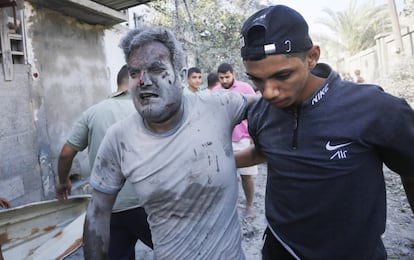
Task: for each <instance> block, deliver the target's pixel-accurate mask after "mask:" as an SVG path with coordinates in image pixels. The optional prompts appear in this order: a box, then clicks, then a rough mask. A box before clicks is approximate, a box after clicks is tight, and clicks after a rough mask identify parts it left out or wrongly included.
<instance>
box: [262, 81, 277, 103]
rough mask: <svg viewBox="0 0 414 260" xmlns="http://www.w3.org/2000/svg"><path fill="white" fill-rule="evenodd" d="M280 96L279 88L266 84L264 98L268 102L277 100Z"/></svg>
mask: <svg viewBox="0 0 414 260" xmlns="http://www.w3.org/2000/svg"><path fill="white" fill-rule="evenodd" d="M279 94H280V91H279V88H278V87H277V86H270V85H269V84H265V86H264V87H263V92H262V96H263V98H264V99H266V100H271V99H273V98H277V97H278V96H279Z"/></svg>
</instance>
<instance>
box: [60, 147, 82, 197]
mask: <svg viewBox="0 0 414 260" xmlns="http://www.w3.org/2000/svg"><path fill="white" fill-rule="evenodd" d="M77 153H78V151H76V150H75V149H74V148H72V147H71V146H70V145H69V144H67V143H65V144H64V145H63V147H62V151H61V152H60V155H59V160H58V175H59V183H58V184H57V185H56V197H57V199H58V200H65V199H67V198H68V196H69V195H70V192H71V189H72V183H71V182H70V180H69V174H70V168H71V167H72V162H73V158H75V156H76V154H77Z"/></svg>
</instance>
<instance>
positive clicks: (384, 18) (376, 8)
mask: <svg viewBox="0 0 414 260" xmlns="http://www.w3.org/2000/svg"><path fill="white" fill-rule="evenodd" d="M356 3H357V1H355V0H351V1H350V2H349V4H348V7H347V9H346V10H344V11H339V12H335V11H333V10H332V9H329V8H324V9H323V11H324V12H325V13H326V14H327V15H328V17H327V18H323V19H319V20H318V23H320V24H323V25H325V26H326V27H327V28H328V29H329V30H330V31H331V32H333V33H334V37H332V36H327V35H318V36H316V37H315V39H317V40H318V41H320V42H324V43H327V44H329V45H330V46H331V47H332V46H335V47H334V49H335V50H336V52H347V53H349V54H351V55H353V54H356V53H358V52H360V51H362V50H365V49H367V48H369V47H372V46H374V45H375V36H376V35H378V34H380V33H384V32H390V31H391V30H392V26H391V20H390V16H389V13H388V9H387V4H382V5H376V4H375V1H369V2H366V3H364V4H362V5H357V4H356Z"/></svg>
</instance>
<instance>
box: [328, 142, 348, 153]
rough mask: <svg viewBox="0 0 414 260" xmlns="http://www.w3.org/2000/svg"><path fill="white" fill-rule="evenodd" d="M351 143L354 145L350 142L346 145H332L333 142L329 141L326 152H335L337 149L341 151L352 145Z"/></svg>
mask: <svg viewBox="0 0 414 260" xmlns="http://www.w3.org/2000/svg"><path fill="white" fill-rule="evenodd" d="M351 143H352V142H349V143H344V144H337V145H331V141H328V142H327V143H326V146H325V148H326V150H328V151H334V150H337V149H339V148H341V147H345V146H348V145H350V144H351Z"/></svg>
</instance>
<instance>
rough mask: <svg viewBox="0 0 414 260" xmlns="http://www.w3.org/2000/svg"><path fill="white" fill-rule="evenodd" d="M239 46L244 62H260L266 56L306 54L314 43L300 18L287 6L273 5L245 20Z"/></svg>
mask: <svg viewBox="0 0 414 260" xmlns="http://www.w3.org/2000/svg"><path fill="white" fill-rule="evenodd" d="M240 45H241V46H240V47H241V56H242V58H243V60H250V59H252V60H259V59H263V58H265V56H266V55H272V54H289V53H298V52H303V51H307V50H309V49H310V48H312V46H313V43H312V40H311V38H310V37H309V33H308V24H307V23H306V21H305V19H304V18H303V17H302V15H301V14H299V13H298V12H296V11H295V10H293V9H292V8H289V7H287V6H284V5H275V6H270V7H267V8H265V9H262V10H260V11H258V12H256V13H255V14H253V15H252V16H251V17H250V18H248V19H247V20H246V22H245V23H244V25H243V27H242V30H241V39H240Z"/></svg>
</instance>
